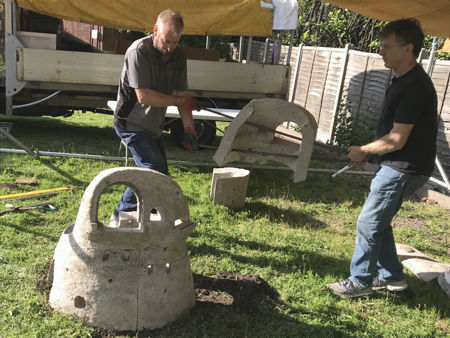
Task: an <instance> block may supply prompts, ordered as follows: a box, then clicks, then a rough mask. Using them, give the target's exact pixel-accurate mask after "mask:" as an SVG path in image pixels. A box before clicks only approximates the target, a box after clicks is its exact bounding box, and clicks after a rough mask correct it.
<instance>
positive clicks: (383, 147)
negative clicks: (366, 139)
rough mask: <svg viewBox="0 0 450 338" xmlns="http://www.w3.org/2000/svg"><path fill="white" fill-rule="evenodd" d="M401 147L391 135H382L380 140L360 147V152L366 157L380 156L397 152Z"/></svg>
mask: <svg viewBox="0 0 450 338" xmlns="http://www.w3.org/2000/svg"><path fill="white" fill-rule="evenodd" d="M402 147H403V145H402V144H400V143H399V142H398V141H397V140H396V139H395V138H393V137H392V135H391V134H387V135H384V136H383V137H382V138H380V139H378V140H376V141H373V142H370V143H368V144H366V145H363V146H361V151H362V152H364V153H365V154H367V155H372V154H377V155H382V154H386V153H390V152H393V151H396V150H399V149H401V148H402Z"/></svg>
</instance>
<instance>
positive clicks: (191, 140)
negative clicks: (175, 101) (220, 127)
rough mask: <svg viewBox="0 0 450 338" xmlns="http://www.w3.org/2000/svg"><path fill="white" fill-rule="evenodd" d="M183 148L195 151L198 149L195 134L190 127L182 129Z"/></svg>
mask: <svg viewBox="0 0 450 338" xmlns="http://www.w3.org/2000/svg"><path fill="white" fill-rule="evenodd" d="M183 148H184V149H189V150H197V149H198V137H197V132H196V131H195V130H194V129H192V128H190V127H187V128H186V129H184V136H183Z"/></svg>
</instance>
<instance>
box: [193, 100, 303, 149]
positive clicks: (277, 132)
mask: <svg viewBox="0 0 450 338" xmlns="http://www.w3.org/2000/svg"><path fill="white" fill-rule="evenodd" d="M201 109H203V110H206V111H209V112H210V113H213V114H217V115H220V116H223V117H226V118H229V119H230V120H233V119H234V118H233V117H232V116H230V115H227V114H224V113H221V112H218V111H215V110H214V109H211V108H204V107H202V108H201ZM245 123H247V124H249V125H251V126H254V127H257V128H261V129H265V130H269V131H272V132H274V133H275V134H280V135H283V136H286V137H289V138H293V139H295V140H299V141H301V140H302V138H301V137H298V136H294V135H290V134H288V133H284V132H282V131H278V130H276V129H273V128H270V127H267V126H265V125H262V124H259V123H256V122H251V121H245Z"/></svg>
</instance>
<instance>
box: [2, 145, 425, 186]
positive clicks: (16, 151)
mask: <svg viewBox="0 0 450 338" xmlns="http://www.w3.org/2000/svg"><path fill="white" fill-rule="evenodd" d="M208 147H209V146H208ZM205 148H206V147H205ZM214 148H215V147H214ZM0 153H12V154H22V155H23V154H26V152H25V151H24V150H20V149H5V148H0ZM40 154H41V155H43V156H58V157H77V158H86V159H94V160H97V159H99V160H112V161H125V157H116V156H100V155H89V154H71V153H56V152H50V151H41V152H40ZM167 163H169V164H172V165H186V166H196V167H218V165H217V164H216V163H208V162H188V161H177V160H167ZM239 167H240V168H248V169H261V170H280V171H290V170H291V169H290V168H287V167H276V166H254V165H246V164H242V165H239ZM308 172H311V173H323V174H332V173H334V172H336V170H335V169H320V168H308ZM345 173H346V174H349V175H363V176H372V175H373V174H374V172H373V171H352V170H349V171H347V172H345ZM430 181H431V179H430Z"/></svg>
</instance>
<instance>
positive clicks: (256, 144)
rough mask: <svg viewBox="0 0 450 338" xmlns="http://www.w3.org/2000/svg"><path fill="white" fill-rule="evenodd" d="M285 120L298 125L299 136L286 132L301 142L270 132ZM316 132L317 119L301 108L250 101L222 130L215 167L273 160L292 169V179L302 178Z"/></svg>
mask: <svg viewBox="0 0 450 338" xmlns="http://www.w3.org/2000/svg"><path fill="white" fill-rule="evenodd" d="M285 121H290V122H294V123H296V124H297V125H298V126H299V127H300V129H301V135H300V134H298V133H296V132H295V131H290V132H291V133H292V134H296V136H301V141H299V140H297V139H293V138H291V137H287V136H284V135H280V134H277V133H275V132H274V131H272V130H275V129H276V128H277V127H279V126H280V125H281V124H282V123H283V122H285ZM248 122H251V123H254V124H257V125H262V126H265V127H267V128H270V129H271V130H267V129H266V128H260V127H257V126H255V125H252V124H249V123H248ZM316 133H317V122H316V120H315V119H314V116H313V115H312V114H311V113H309V112H308V111H307V110H306V109H305V108H302V107H300V106H299V105H296V104H294V103H290V102H287V101H285V100H280V99H270V98H265V99H256V100H252V101H250V103H249V104H247V105H246V106H245V107H244V108H243V109H242V110H241V111H240V113H239V114H238V115H237V117H236V118H235V119H234V120H233V121H232V122H231V123H230V125H229V126H228V128H227V129H226V132H225V135H224V136H223V138H222V141H221V142H220V146H219V148H218V149H217V152H216V153H215V154H214V160H215V161H216V163H217V164H218V165H219V166H223V165H224V164H225V163H227V162H234V161H244V162H247V163H252V164H253V163H258V164H265V163H267V162H268V161H276V162H279V163H282V164H284V165H286V166H288V167H289V168H290V169H291V170H292V171H293V172H294V182H300V181H304V180H306V177H307V170H308V167H309V162H310V160H311V155H312V151H313V147H314V140H315V138H316ZM238 150H240V151H238ZM242 150H243V151H246V152H242ZM248 151H253V152H254V153H249V152H248ZM255 152H259V154H258V153H255ZM262 153H265V154H262ZM275 154H278V155H275ZM283 155H285V156H283Z"/></svg>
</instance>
